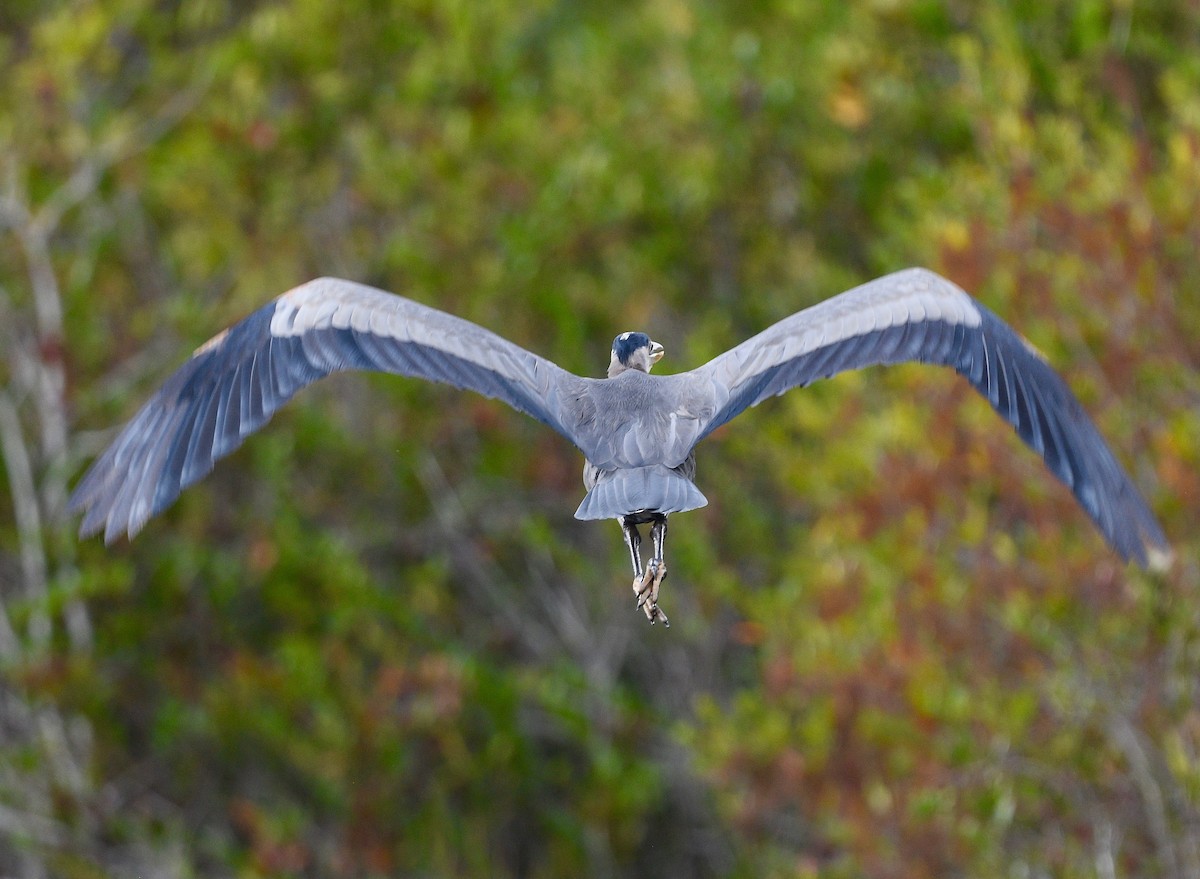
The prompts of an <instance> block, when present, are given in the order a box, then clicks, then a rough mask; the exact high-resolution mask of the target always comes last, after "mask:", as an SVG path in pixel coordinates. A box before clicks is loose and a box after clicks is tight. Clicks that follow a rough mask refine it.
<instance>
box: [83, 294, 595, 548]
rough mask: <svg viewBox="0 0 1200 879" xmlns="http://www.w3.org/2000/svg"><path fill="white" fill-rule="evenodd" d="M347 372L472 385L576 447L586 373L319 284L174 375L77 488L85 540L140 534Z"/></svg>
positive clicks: (451, 322)
mask: <svg viewBox="0 0 1200 879" xmlns="http://www.w3.org/2000/svg"><path fill="white" fill-rule="evenodd" d="M348 369H370V370H379V371H382V372H391V373H396V374H398V375H408V376H416V377H418V378H425V379H430V380H431V381H437V382H444V383H446V384H449V385H454V386H455V387H459V388H469V389H471V390H473V391H478V392H479V393H481V394H485V395H487V396H489V397H496V398H498V399H500V400H503V401H504V402H506V403H508V404H509V405H510V406H512V407H513V408H515V409H517V410H519V411H521V412H524V413H526V414H528V415H531V416H533V417H534V418H536V419H537V420H538V421H541V422H543V423H544V424H548V425H550V426H551V427H553V428H554V429H555V430H557V431H559V432H560V433H562V434H563V435H564V436H566V437H567V438H568V439H571V440H572V441H574V439H573V437H572V436H571V431H570V429H569V428H568V427H567V426H565V425H566V424H569V422H570V419H569V418H565V417H564V411H565V410H566V409H569V407H570V406H571V399H572V394H571V390H572V388H574V387H575V386H576V384H577V383H578V382H580V381H582V380H581V379H579V378H578V377H577V376H574V375H572V374H571V373H569V372H567V371H566V370H564V369H560V368H559V367H558V366H555V365H554V364H553V363H551V362H550V361H548V360H545V359H543V358H541V357H538V356H537V355H535V354H532V353H530V352H529V351H526V350H525V349H524V348H521V347H519V346H517V345H514V344H513V343H512V342H509V341H507V340H505V339H503V338H501V337H500V336H498V335H496V334H495V333H492V332H489V331H487V330H485V329H483V328H482V327H480V326H478V325H476V324H473V323H471V322H470V321H466V320H463V319H461V318H457V317H454V316H452V315H449V314H446V313H445V312H442V311H438V310H437V309H434V308H429V307H426V306H424V305H420V304H418V303H416V302H412V301H411V300H408V299H404V298H402V297H400V296H395V295H393V294H391V293H385V292H383V291H382V290H376V289H374V288H372V287H367V286H364V285H362V284H355V283H353V282H351V281H343V280H340V279H338V278H318V279H317V280H315V281H309V282H308V283H307V284H303V285H301V286H299V287H296V288H295V289H293V290H290V291H289V292H287V293H284V294H283V295H282V296H280V297H279V298H277V299H276V300H275V301H273V302H271V303H270V304H268V305H266V306H264V307H262V308H260V309H259V310H258V311H256V312H254V313H253V314H251V315H250V316H249V317H247V318H245V319H244V320H242V321H241V322H240V323H238V324H236V325H234V326H233V327H231V328H229V329H228V330H225V331H223V332H221V333H219V334H218V335H216V336H214V337H213V338H212V339H211V340H209V341H208V342H206V343H205V344H204V345H202V346H201V347H200V348H198V349H197V350H196V352H195V354H194V355H193V356H192V357H191V359H189V360H188V361H187V362H186V363H184V364H183V366H181V367H180V368H179V369H178V370H177V371H176V372H175V373H174V374H173V375H172V376H171V377H170V378H169V379H167V381H166V382H165V383H164V384H163V386H162V387H161V388H160V389H159V390H158V392H157V393H156V394H155V395H154V396H153V397H152V398H151V399H150V401H149V402H148V403H146V405H145V406H143V407H142V409H141V411H139V412H138V413H137V415H135V416H134V418H133V420H132V421H130V422H129V424H127V425H126V426H125V428H124V429H123V430H122V431H121V433H120V435H119V436H118V437H117V438H116V440H115V441H114V442H113V444H112V445H111V446H110V447H109V448H108V449H107V450H106V451H105V452H104V453H103V454H102V455H101V456H100V457H99V458H97V459H96V461H95V463H93V464H92V467H91V469H90V470H89V471H88V472H87V474H86V475H85V476H84V477H83V479H82V480H81V481H80V483H79V485H78V486H77V487H76V489H75V492H74V494H73V495H72V496H71V500H70V505H69V506H70V509H71V510H72V511H74V512H78V511H83V512H84V513H85V515H84V517H83V523H82V525H81V527H80V533H81V534H82V535H89V534H94V533H95V532H97V531H99V530H100V529H101V528H103V529H104V537H105V540H106V541H108V542H111V541H113V540H114V539H116V537H117V536H118V535H120V534H121V533H122V532H124V533H127V534H128V535H129V536H131V537H132V536H133V535H134V534H135V533H137V532H138V531H139V530H140V529H141V528H142V526H143V525H144V524H145V523H146V520H147V519H149V518H150V517H151V516H153V515H155V514H157V513H159V512H161V511H162V510H163V509H165V508H166V507H167V506H168V505H170V504H171V502H172V501H174V500H175V498H176V497H178V495H179V493H180V491H182V490H183V489H184V488H186V487H187V486H189V485H191V484H192V483H193V482H196V481H197V480H198V479H200V478H201V477H203V476H204V475H205V474H207V473H208V472H209V471H210V470H212V468H213V464H214V463H215V462H216V461H217V459H218V458H222V457H224V456H225V455H228V454H229V453H230V452H232V451H233V450H234V449H236V448H237V447H238V446H240V445H241V444H242V440H244V439H245V438H246V437H247V436H248V435H249V434H251V433H252V432H254V431H255V430H257V429H258V428H260V427H262V426H263V425H264V424H265V423H266V422H267V420H268V419H269V418H270V417H271V416H272V415H273V414H274V413H275V411H276V410H277V409H279V407H280V406H282V405H283V404H284V403H286V402H287V401H288V400H289V399H290V398H291V397H292V395H293V394H295V393H296V392H297V391H299V390H300V389H301V388H303V387H305V386H306V385H309V384H311V383H312V382H314V381H316V380H317V379H320V378H324V377H325V376H327V375H329V374H330V373H333V372H337V371H339V370H348Z"/></svg>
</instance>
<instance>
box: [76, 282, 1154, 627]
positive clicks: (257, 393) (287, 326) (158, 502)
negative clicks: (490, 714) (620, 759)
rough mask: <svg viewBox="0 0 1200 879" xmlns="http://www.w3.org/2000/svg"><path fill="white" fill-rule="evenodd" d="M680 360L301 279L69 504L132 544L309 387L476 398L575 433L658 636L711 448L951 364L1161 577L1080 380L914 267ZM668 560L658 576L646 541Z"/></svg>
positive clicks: (626, 342) (145, 411) (632, 341)
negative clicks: (1078, 393)
mask: <svg viewBox="0 0 1200 879" xmlns="http://www.w3.org/2000/svg"><path fill="white" fill-rule="evenodd" d="M662 356H663V346H662V345H660V344H659V343H658V342H655V341H653V340H652V339H651V338H650V337H649V336H648V335H646V334H645V333H642V332H628V333H621V334H620V335H619V336H617V337H616V339H614V340H613V346H612V356H611V359H610V361H609V366H608V376H607V378H603V379H594V378H583V377H580V376H577V375H574V374H573V373H570V372H567V371H566V370H564V369H562V368H560V367H558V366H556V365H555V364H554V363H551V362H550V361H549V360H546V359H544V358H542V357H539V356H538V355H536V354H533V353H531V352H529V351H527V350H525V349H524V348H521V347H520V346H518V345H515V344H514V343H512V342H509V341H508V340H506V339H503V338H501V337H500V336H498V335H496V334H495V333H492V332H490V331H488V330H485V329H484V328H482V327H480V326H478V325H476V324H474V323H471V322H470V321H467V320H463V319H462V318H458V317H454V316H453V315H450V314H447V313H445V312H443V311H438V310H437V309H435V308H430V307H428V306H424V305H420V304H418V303H416V302H413V301H411V300H408V299H405V298H403V297H400V296H396V295H393V294H391V293H385V292H384V291H382V290H376V289H374V288H372V287H367V286H364V285H362V284H357V283H354V282H352V281H345V280H341V279H338V278H319V279H317V280H314V281H309V282H308V283H306V284H302V285H301V286H299V287H296V288H294V289H292V290H289V291H288V292H287V293H284V294H283V295H281V296H279V297H278V298H276V299H275V300H274V301H272V302H271V303H269V304H267V305H265V306H263V307H262V308H260V309H258V310H257V311H255V312H254V313H252V314H251V315H250V316H248V317H246V318H245V319H244V320H242V321H241V322H240V323H238V324H235V325H234V326H233V327H230V328H229V329H227V330H224V331H222V332H221V333H218V334H217V335H216V336H214V337H213V338H212V339H210V340H209V341H208V342H206V343H204V344H203V345H201V346H200V347H199V348H198V349H196V351H195V353H194V354H193V355H192V357H191V358H190V359H189V360H188V361H187V362H186V363H184V364H183V365H182V366H181V367H180V368H179V369H178V370H177V371H176V372H175V373H174V374H173V375H172V376H171V377H170V378H168V379H167V381H166V382H165V383H164V384H163V386H162V387H161V388H160V389H159V390H158V391H157V392H156V393H155V394H154V396H153V397H151V398H150V400H149V402H147V403H146V405H145V406H143V407H142V409H141V410H140V411H139V412H138V413H137V414H136V415H135V416H134V417H133V419H132V420H131V421H130V422H129V423H128V424H127V425H126V426H125V427H124V429H122V431H121V432H120V434H119V435H118V436H117V438H116V439H115V440H114V442H113V443H112V445H111V446H109V448H108V449H107V450H106V451H105V452H104V453H103V454H101V455H100V457H99V458H97V459H96V461H95V462H94V463H93V464H92V467H91V469H90V470H89V471H88V472H87V474H86V475H85V476H84V477H83V479H82V480H81V481H80V482H79V484H78V486H77V487H76V488H75V491H74V493H73V494H72V496H71V499H70V505H69V506H70V509H71V510H72V511H74V512H82V513H83V521H82V524H81V527H80V533H81V535H83V536H87V535H90V534H94V533H96V532H98V531H100V530H103V531H104V536H105V540H106V542H110V543H111V542H112V541H113V540H115V539H116V538H117V537H118V536H119V535H120V534H122V533H125V534H127V535H129V536H130V537H132V536H133V535H134V534H136V533H137V532H138V531H139V530H140V529H141V528H142V526H143V525H145V523H146V520H147V519H149V518H150V517H151V516H153V515H156V514H157V513H160V512H162V511H163V510H164V509H165V508H166V507H168V506H169V505H170V504H171V503H172V502H173V501H174V500H175V498H176V497H178V496H179V493H180V492H181V491H182V490H183V489H184V488H186V487H187V486H189V485H191V484H192V483H194V482H196V481H197V480H199V479H200V478H201V477H203V476H204V475H205V474H207V473H208V472H209V471H210V470H212V468H213V464H214V463H215V462H216V461H217V459H218V458H222V457H224V456H225V455H228V454H229V453H230V452H232V451H233V450H234V449H236V448H237V447H238V446H239V445H241V443H242V441H243V440H244V439H245V438H246V437H247V436H249V435H250V434H251V433H253V432H254V431H255V430H257V429H258V428H260V427H262V426H263V425H264V424H265V423H266V422H267V420H268V419H269V418H270V417H271V416H272V415H273V414H274V413H275V411H276V410H277V409H279V407H281V406H282V405H283V404H284V403H286V402H287V401H288V400H289V399H290V398H291V397H292V395H293V394H295V393H296V392H297V391H299V390H300V389H301V388H303V387H305V386H306V385H308V384H311V383H312V382H314V381H316V380H317V379H320V378H324V377H325V376H327V375H329V374H331V373H334V372H339V371H342V370H351V369H362V370H378V371H381V372H390V373H395V374H397V375H407V376H414V377H417V378H424V379H429V380H431V381H436V382H443V383H445V384H449V385H454V386H455V387H458V388H469V389H470V390H473V391H477V392H479V393H481V394H484V395H486V396H488V397H494V398H497V399H500V400H503V401H504V402H505V403H508V404H509V405H510V406H512V407H513V408H515V409H517V410H518V411H521V412H524V413H526V414H527V415H531V416H532V417H534V418H536V419H537V420H538V421H541V422H542V423H543V424H546V425H549V426H550V427H552V428H554V429H555V430H557V431H558V432H559V433H560V434H562V435H563V436H565V437H566V438H567V439H568V440H570V441H571V442H572V443H574V444H575V446H576V447H577V448H578V449H579V450H580V451H581V452H582V453H583V455H584V458H585V463H584V470H583V481H584V486H585V488H586V489H587V494H586V495H585V496H584V498H583V502H582V503H581V504H580V505H579V509H578V510H576V511H575V517H576V518H578V519H616V520H617V522H618V523H620V526H621V530H622V533H623V535H624V539H625V544H626V546H627V547H628V549H629V555H630V560H631V562H632V565H633V591H634V593H635V594H636V596H637V603H638V607H640V608H641V609H642V610H643V611H644V612H645V614H646V616H647V618H649V620H650V622H651V623H654V622H658V621H661V622H662V623H664V624H666V625H669V623H668V620H667V617H666V614H664V613H663V611H662V609H661V608H660V607H659V605H658V598H659V590H660V588H661V587H662V583H663V580H664V579H665V578H666V576H667V564H666V561H665V559H664V550H665V541H666V535H667V519H668V517H669V516H670V515H671V514H672V513H681V512H684V511H686V510H693V509H696V508H697V507H702V506H704V505H705V504H707V503H708V501H707V499H706V498H705V497H704V495H703V494H701V492H700V489H699V488H697V487H696V485H695V483H694V482H693V478H694V476H695V472H696V457H695V449H696V445H697V444H698V443H699V442H700V441H701V440H702V439H704V438H705V437H706V436H708V435H709V434H710V433H712V432H713V431H714V430H716V429H717V428H718V427H720V426H721V425H723V424H725V423H726V422H727V421H729V420H730V419H732V418H734V417H735V416H736V415H738V414H739V413H740V412H742V411H743V410H745V409H746V408H748V407H750V406H754V405H756V404H757V403H760V402H762V401H763V400H765V399H767V398H768V397H773V396H776V395H778V394H782V393H783V392H784V391H787V390H789V389H791V388H796V387H803V386H805V385H807V384H809V383H810V382H813V381H815V380H817V379H821V378H828V377H829V376H832V375H835V374H837V373H840V372H844V371H846V370H850V369H858V368H860V367H865V366H871V365H875V364H891V363H902V362H921V363H935V364H941V365H943V366H949V367H952V368H953V369H954V370H955V371H957V372H958V373H960V374H961V375H962V376H964V377H965V378H966V379H967V381H969V382H970V383H971V385H972V386H973V387H974V388H975V389H976V390H977V391H978V392H979V393H980V394H982V395H983V396H984V397H986V398H987V400H988V402H989V403H991V404H992V407H993V408H994V409H995V410H996V411H997V412H998V413H999V414H1000V415H1001V417H1003V418H1004V419H1005V420H1006V421H1008V422H1009V424H1011V425H1012V426H1013V427H1014V428H1015V429H1016V431H1017V433H1018V434H1019V435H1020V437H1021V439H1023V440H1024V441H1025V442H1026V443H1027V444H1028V445H1029V446H1030V447H1031V448H1033V450H1034V451H1036V452H1037V453H1038V454H1039V455H1041V456H1042V459H1043V460H1044V461H1045V463H1046V466H1047V467H1048V468H1049V470H1050V472H1051V473H1053V474H1054V475H1055V476H1056V477H1058V478H1059V479H1060V480H1061V481H1062V482H1063V483H1065V484H1066V485H1067V487H1068V488H1070V489H1071V491H1072V492H1073V493H1074V495H1075V498H1076V499H1077V500H1078V502H1079V505H1080V506H1081V507H1083V509H1084V511H1085V512H1086V513H1087V514H1088V515H1089V516H1090V517H1091V518H1092V521H1093V522H1095V524H1096V527H1097V528H1098V529H1099V530H1100V533H1101V534H1103V535H1104V538H1105V540H1106V541H1108V543H1109V545H1110V546H1111V547H1112V548H1113V549H1114V550H1115V551H1116V552H1117V553H1118V554H1119V555H1120V556H1121V557H1122V558H1123V559H1125V560H1127V561H1128V560H1131V559H1132V560H1135V561H1137V562H1138V563H1139V564H1142V565H1146V564H1147V563H1148V562H1149V561H1151V560H1153V559H1157V558H1164V559H1165V558H1169V549H1168V547H1167V540H1166V537H1165V536H1164V535H1163V532H1162V529H1161V528H1160V527H1159V525H1158V523H1157V521H1155V518H1154V515H1153V513H1151V512H1150V509H1149V507H1148V506H1147V504H1146V502H1145V500H1144V499H1143V498H1142V496H1141V495H1140V494H1139V493H1138V490H1137V488H1135V487H1134V485H1133V482H1132V481H1131V480H1130V478H1129V476H1128V475H1127V474H1126V472H1125V471H1124V470H1123V469H1122V467H1121V465H1120V464H1119V463H1117V460H1116V458H1115V457H1114V456H1113V454H1112V451H1111V450H1110V449H1109V448H1108V446H1107V445H1106V444H1105V442H1104V440H1103V438H1101V436H1100V433H1099V432H1098V431H1097V430H1096V427H1095V425H1094V424H1093V423H1092V421H1091V420H1090V419H1089V418H1088V416H1087V414H1086V413H1085V412H1084V411H1083V408H1082V406H1081V405H1080V404H1079V401H1078V400H1077V399H1076V398H1075V396H1074V395H1073V394H1072V393H1071V391H1070V390H1069V389H1068V388H1067V386H1066V384H1065V383H1064V382H1063V380H1062V379H1061V378H1060V377H1059V376H1058V374H1057V373H1055V372H1054V370H1053V369H1051V367H1050V366H1049V365H1048V364H1047V363H1046V361H1045V360H1044V359H1043V358H1042V357H1041V355H1040V354H1038V353H1037V352H1036V351H1035V350H1034V349H1033V347H1032V346H1031V345H1030V344H1029V343H1028V342H1026V341H1025V340H1024V339H1023V338H1022V337H1021V336H1019V335H1018V334H1017V333H1016V332H1015V331H1013V330H1012V329H1011V328H1010V327H1009V326H1008V325H1007V324H1005V323H1004V322H1003V321H1002V320H1000V318H998V317H996V315H994V314H993V313H992V312H990V311H988V310H987V309H986V308H984V307H983V306H982V305H980V304H979V303H978V302H976V301H975V300H974V299H973V298H971V297H970V296H969V295H968V294H967V293H965V292H964V291H963V290H962V289H961V288H959V287H958V286H956V285H955V284H953V283H951V282H950V281H948V280H946V279H945V278H943V277H941V276H940V275H937V274H935V273H933V272H931V271H928V270H926V269H916V268H914V269H907V270H904V271H899V272H895V273H893V274H890V275H886V276H884V277H882V278H878V279H876V280H874V281H870V282H869V283H866V284H863V285H862V286H859V287H855V288H854V289H852V290H848V291H846V292H844V293H841V294H839V295H837V296H834V297H833V298H832V299H828V300H826V301H824V302H821V303H819V304H817V305H814V306H812V307H811V308H807V309H804V310H803V311H800V312H797V313H796V314H794V315H792V316H791V317H788V318H785V319H784V320H781V321H780V322H778V323H776V324H775V325H774V326H771V327H769V328H768V329H766V330H764V331H763V332H761V333H759V334H758V335H757V336H754V337H753V338H751V339H748V340H747V341H745V342H743V343H742V344H740V345H738V346H737V347H735V348H733V349H731V350H729V351H726V352H725V353H724V354H721V355H720V356H718V357H716V358H714V359H713V360H710V361H709V362H708V363H706V364H704V365H703V366H700V367H698V368H696V369H693V370H692V371H690V372H684V373H680V374H677V375H665V376H664V375H653V374H651V369H652V368H653V366H654V364H655V363H657V362H658V360H659V359H660V358H661V357H662ZM646 525H649V526H650V538H651V541H652V545H653V549H652V552H651V556H650V559H649V560H648V562H647V563H646V565H645V566H643V564H642V553H641V533H640V532H639V530H638V529H639V526H646Z"/></svg>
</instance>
